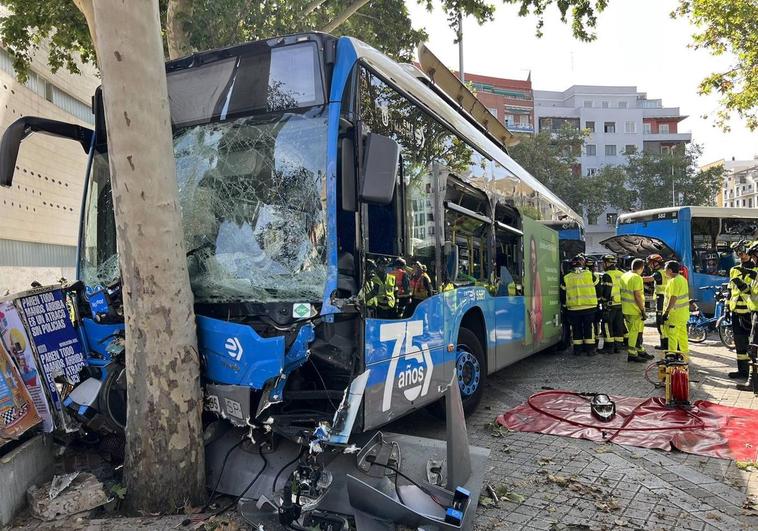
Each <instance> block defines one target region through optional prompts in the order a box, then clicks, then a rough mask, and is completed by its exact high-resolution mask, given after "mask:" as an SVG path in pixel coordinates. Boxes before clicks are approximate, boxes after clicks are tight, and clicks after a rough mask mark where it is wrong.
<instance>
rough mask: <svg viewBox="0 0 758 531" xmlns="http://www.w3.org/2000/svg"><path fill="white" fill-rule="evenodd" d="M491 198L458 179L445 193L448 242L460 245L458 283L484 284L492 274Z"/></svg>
mask: <svg viewBox="0 0 758 531" xmlns="http://www.w3.org/2000/svg"><path fill="white" fill-rule="evenodd" d="M488 204H489V201H488V199H487V196H486V195H485V194H483V193H482V192H481V191H479V190H476V189H475V188H472V187H471V186H469V185H467V184H466V183H464V182H462V181H461V180H459V179H457V178H455V177H452V176H451V177H449V178H448V180H447V189H446V192H445V241H449V242H451V243H453V244H455V245H457V246H458V277H457V278H455V279H451V280H452V281H453V283H454V284H458V285H459V284H473V283H481V284H484V283H486V282H487V280H488V275H489V269H490V267H489V256H490V254H489V249H488V240H489V237H490V236H489V235H490V234H491V233H490V227H491V226H492V221H491V220H490V218H489V217H488V215H487V214H488Z"/></svg>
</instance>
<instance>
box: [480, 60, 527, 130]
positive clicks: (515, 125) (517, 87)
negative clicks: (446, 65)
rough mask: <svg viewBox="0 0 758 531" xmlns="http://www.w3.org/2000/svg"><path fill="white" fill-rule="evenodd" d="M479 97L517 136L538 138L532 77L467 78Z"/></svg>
mask: <svg viewBox="0 0 758 531" xmlns="http://www.w3.org/2000/svg"><path fill="white" fill-rule="evenodd" d="M466 81H467V82H469V83H471V84H472V85H473V87H474V90H475V91H476V97H477V99H479V101H481V102H482V104H483V105H484V106H485V107H487V108H488V109H489V111H490V112H491V113H492V114H493V115H494V116H497V119H498V120H499V121H500V122H501V123H503V124H505V126H506V127H508V129H509V130H510V131H511V132H513V133H516V134H518V133H522V134H528V135H531V134H534V94H533V91H532V78H531V74H530V75H529V76H527V78H526V79H524V80H521V79H506V78H500V77H491V76H482V75H479V74H468V73H467V74H466Z"/></svg>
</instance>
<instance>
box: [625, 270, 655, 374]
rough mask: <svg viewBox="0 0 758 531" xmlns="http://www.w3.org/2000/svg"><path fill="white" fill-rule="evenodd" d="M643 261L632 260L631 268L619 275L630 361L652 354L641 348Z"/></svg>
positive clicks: (643, 359)
mask: <svg viewBox="0 0 758 531" xmlns="http://www.w3.org/2000/svg"><path fill="white" fill-rule="evenodd" d="M644 268H645V262H643V261H642V259H640V258H635V259H634V260H632V270H631V271H627V272H626V273H624V274H623V275H621V312H622V313H623V314H624V321H625V322H626V329H627V330H628V336H627V356H626V360H627V361H631V362H645V361H646V360H649V359H652V358H653V356H651V355H649V354H648V353H647V352H645V349H644V348H642V332H643V331H644V328H645V319H646V318H647V315H646V314H645V295H644V293H643V290H644V285H643V282H642V276H641V275H642V271H643V269H644Z"/></svg>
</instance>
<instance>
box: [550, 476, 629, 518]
mask: <svg viewBox="0 0 758 531" xmlns="http://www.w3.org/2000/svg"><path fill="white" fill-rule="evenodd" d="M547 481H549V482H550V483H553V484H555V485H558V486H559V487H562V488H567V489H569V490H571V491H573V492H576V493H577V494H580V495H581V496H582V497H584V498H585V499H588V500H592V501H593V502H594V504H595V508H597V510H598V511H601V512H604V513H610V512H612V511H618V510H619V509H620V508H621V506H620V505H619V503H618V500H616V498H614V497H613V496H612V495H611V494H610V493H608V492H605V491H604V490H603V489H602V488H600V487H598V486H596V485H588V484H586V483H583V482H581V481H579V480H578V479H576V478H575V477H567V476H562V475H560V474H548V475H547Z"/></svg>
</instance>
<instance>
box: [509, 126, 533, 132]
mask: <svg viewBox="0 0 758 531" xmlns="http://www.w3.org/2000/svg"><path fill="white" fill-rule="evenodd" d="M505 126H506V127H507V128H508V130H509V131H513V132H515V133H534V125H532V124H506V125H505Z"/></svg>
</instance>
